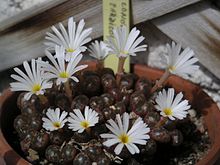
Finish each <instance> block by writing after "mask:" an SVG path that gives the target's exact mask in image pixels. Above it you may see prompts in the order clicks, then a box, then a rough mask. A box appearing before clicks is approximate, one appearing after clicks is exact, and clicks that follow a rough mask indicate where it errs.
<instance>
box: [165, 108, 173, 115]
mask: <svg viewBox="0 0 220 165" xmlns="http://www.w3.org/2000/svg"><path fill="white" fill-rule="evenodd" d="M163 112H164V113H165V115H167V116H170V115H172V114H173V111H172V109H171V108H165V109H164V110H163Z"/></svg>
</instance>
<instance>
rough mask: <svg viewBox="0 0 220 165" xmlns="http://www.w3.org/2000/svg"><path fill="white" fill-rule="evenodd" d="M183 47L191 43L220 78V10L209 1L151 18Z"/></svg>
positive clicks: (203, 60) (204, 63)
mask: <svg viewBox="0 0 220 165" xmlns="http://www.w3.org/2000/svg"><path fill="white" fill-rule="evenodd" d="M152 22H153V23H154V25H156V26H157V27H158V28H159V29H160V30H161V31H163V32H164V33H165V34H167V35H168V36H170V37H171V38H172V39H173V40H175V41H177V42H181V43H182V44H183V47H186V46H190V47H191V48H192V49H193V50H194V51H195V53H196V56H197V57H198V58H199V60H200V62H201V63H202V64H203V65H204V66H205V67H207V68H208V69H209V70H210V71H211V72H212V73H214V74H215V75H216V76H217V77H218V78H220V69H219V66H220V11H219V9H217V8H215V7H214V6H212V4H210V3H209V2H207V1H204V2H201V3H198V4H195V5H192V6H190V7H187V8H184V9H182V10H179V11H177V12H175V13H171V14H168V15H165V16H163V17H160V18H158V19H155V20H153V21H152Z"/></svg>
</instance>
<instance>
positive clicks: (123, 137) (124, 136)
mask: <svg viewBox="0 0 220 165" xmlns="http://www.w3.org/2000/svg"><path fill="white" fill-rule="evenodd" d="M118 138H119V140H120V141H121V142H122V143H123V144H127V143H128V142H129V141H130V138H129V136H128V135H127V134H121V135H120V136H119V137H118Z"/></svg>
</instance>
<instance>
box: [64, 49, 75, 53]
mask: <svg viewBox="0 0 220 165" xmlns="http://www.w3.org/2000/svg"><path fill="white" fill-rule="evenodd" d="M66 51H67V52H69V53H72V52H74V51H75V49H72V48H67V49H66Z"/></svg>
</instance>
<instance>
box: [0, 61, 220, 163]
mask: <svg viewBox="0 0 220 165" xmlns="http://www.w3.org/2000/svg"><path fill="white" fill-rule="evenodd" d="M89 66H90V67H89V69H91V70H94V68H95V63H89ZM133 71H134V73H136V74H137V75H138V76H140V77H145V78H148V79H150V80H156V79H158V78H159V77H160V76H161V75H162V74H163V72H162V71H160V70H156V69H152V68H149V67H147V66H144V65H134V67H133ZM167 85H168V86H172V87H174V88H175V89H176V90H177V91H183V92H184V95H185V97H186V98H187V99H189V101H190V104H191V105H192V106H193V107H196V109H197V110H198V111H201V112H202V114H203V115H204V119H205V126H206V128H207V129H208V133H209V136H210V139H211V142H212V146H211V149H210V151H209V152H208V154H207V155H205V156H204V157H203V158H202V160H200V161H199V162H198V163H197V165H212V164H214V163H215V161H216V160H217V159H218V155H219V154H220V140H219V139H220V125H219V123H220V111H219V109H218V107H217V105H216V103H214V101H213V100H212V99H211V98H210V97H209V96H208V95H207V94H206V93H204V92H203V91H202V89H201V88H200V87H198V86H197V85H195V84H193V83H191V82H189V81H186V80H184V79H182V78H179V77H176V76H171V77H170V78H169V80H168V81H167ZM16 98H17V95H16V94H15V93H12V92H10V91H9V90H6V91H5V92H4V94H3V96H2V97H1V98H0V121H1V130H0V155H1V156H3V157H4V159H5V160H6V162H7V164H9V165H12V164H13V165H15V164H17V165H27V164H30V163H28V162H27V161H26V160H24V159H23V158H21V157H20V156H19V155H18V154H17V153H16V152H15V151H14V150H13V149H12V147H11V146H10V145H9V144H8V143H7V140H8V139H7V138H10V137H8V135H7V138H5V137H6V134H7V130H6V129H4V127H6V126H7V128H8V127H13V124H12V123H13V120H12V121H10V120H9V119H8V117H9V118H12V117H11V116H12V115H13V114H14V113H15V111H16V110H17V109H16ZM17 113H18V112H17ZM6 122H9V123H6ZM2 128H3V129H2ZM9 130H10V129H9ZM6 139H7V140H6Z"/></svg>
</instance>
